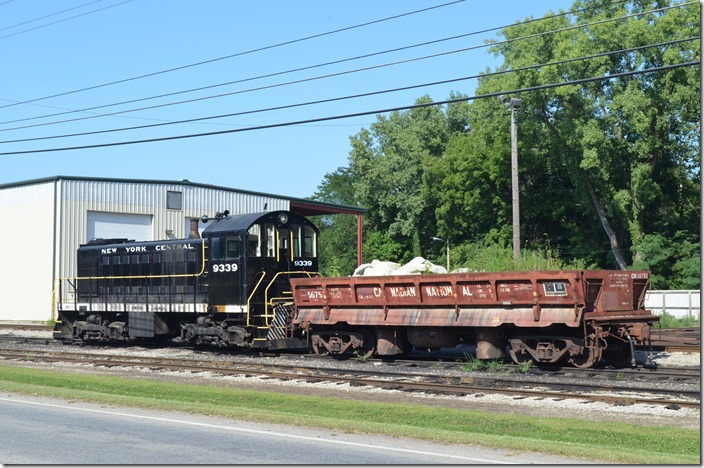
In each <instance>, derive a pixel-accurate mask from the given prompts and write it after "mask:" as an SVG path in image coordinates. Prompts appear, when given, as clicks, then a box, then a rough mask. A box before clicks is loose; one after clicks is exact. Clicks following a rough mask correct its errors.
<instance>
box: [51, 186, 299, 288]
mask: <svg viewBox="0 0 704 468" xmlns="http://www.w3.org/2000/svg"><path fill="white" fill-rule="evenodd" d="M169 191H172V192H181V193H182V194H183V195H182V209H181V210H170V209H167V207H166V194H167V192H169ZM58 194H59V200H61V203H60V205H61V206H60V208H59V212H60V215H59V216H58V221H57V222H58V223H59V226H58V228H59V232H60V233H61V234H60V235H59V236H58V237H59V239H57V242H58V243H59V244H60V246H61V249H62V251H61V253H60V255H59V258H60V261H59V263H60V265H61V268H60V269H59V270H58V271H57V275H58V276H60V277H70V276H75V271H76V249H77V248H78V246H79V245H80V244H85V243H86V242H87V241H88V239H86V233H87V213H88V212H89V211H101V212H110V213H129V214H146V215H152V219H153V221H152V239H151V240H159V239H166V238H167V231H171V232H172V233H173V235H174V236H175V237H176V238H181V237H186V235H187V233H186V232H185V226H186V224H187V220H188V219H191V218H200V217H201V216H203V215H208V216H214V215H215V213H216V212H218V211H225V210H230V213H232V214H237V213H253V212H257V211H264V205H265V204H266V205H267V210H268V211H274V210H287V209H289V205H290V203H289V200H287V199H284V198H277V197H273V196H268V195H264V194H261V195H259V194H252V193H246V192H237V191H228V190H221V189H216V188H208V187H200V186H193V185H187V184H164V183H152V182H139V181H103V180H64V179H62V180H60V181H59V187H58Z"/></svg>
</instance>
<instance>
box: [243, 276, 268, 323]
mask: <svg viewBox="0 0 704 468" xmlns="http://www.w3.org/2000/svg"><path fill="white" fill-rule="evenodd" d="M265 276H266V271H262V276H261V277H260V278H259V281H257V284H255V285H254V287H253V288H252V292H251V293H250V294H249V297H248V298H247V326H248V327H249V326H252V322H251V321H250V316H251V310H252V308H251V303H252V298H253V297H254V293H255V292H257V290H258V289H259V285H260V284H262V281H263V280H264V277H265Z"/></svg>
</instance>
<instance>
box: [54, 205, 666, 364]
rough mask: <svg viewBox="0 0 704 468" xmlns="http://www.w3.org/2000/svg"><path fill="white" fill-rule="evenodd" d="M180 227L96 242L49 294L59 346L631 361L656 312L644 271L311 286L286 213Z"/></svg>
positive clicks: (378, 279) (302, 244)
mask: <svg viewBox="0 0 704 468" xmlns="http://www.w3.org/2000/svg"><path fill="white" fill-rule="evenodd" d="M203 220H204V221H207V222H208V223H209V224H207V227H206V228H205V230H204V231H203V233H202V235H200V234H199V233H198V228H197V221H198V220H197V219H196V220H192V221H191V224H192V228H191V231H192V232H191V235H190V237H189V238H188V239H178V240H164V241H149V242H134V241H130V240H128V239H96V240H92V241H91V242H88V243H87V244H85V245H81V246H80V247H79V249H78V259H77V260H78V276H77V277H75V278H63V279H61V280H59V285H58V286H57V289H56V291H55V294H56V304H57V322H56V326H55V329H54V337H55V338H56V339H59V340H63V341H64V342H65V343H76V342H79V343H83V342H111V341H116V342H119V341H122V342H139V341H141V340H150V341H154V340H163V341H167V340H173V339H176V340H180V341H184V342H189V343H193V344H199V345H200V344H203V345H204V344H210V345H217V346H232V347H237V348H244V349H255V350H270V351H280V350H298V351H302V352H312V353H316V354H326V355H357V356H363V357H371V356H382V357H393V356H400V355H404V354H407V353H408V352H409V351H411V350H412V349H416V350H435V349H440V348H451V347H454V346H457V345H458V344H466V345H475V346H476V355H477V357H478V358H479V359H494V358H502V357H504V355H505V354H508V356H510V358H511V359H512V360H513V361H514V362H516V363H524V362H528V361H533V362H536V363H553V364H560V363H569V364H571V365H573V366H577V367H592V366H595V365H596V364H598V363H599V362H600V361H601V360H602V358H604V359H605V360H606V362H608V363H611V364H615V365H626V364H628V363H634V358H633V356H634V346H637V345H644V344H648V343H649V340H650V327H651V326H652V324H653V323H654V322H656V321H657V320H659V318H658V317H657V316H655V315H653V314H652V313H651V312H650V311H648V310H646V309H645V308H644V297H645V293H646V291H647V287H648V283H649V277H650V274H649V272H648V271H621V270H565V271H518V272H501V273H448V274H430V275H403V276H363V277H355V276H351V277H336V278H324V277H321V276H320V275H319V274H318V273H317V270H318V256H317V253H318V236H319V231H318V229H317V228H316V227H315V225H314V224H313V223H312V222H311V221H310V220H308V219H307V218H305V217H303V216H301V215H299V214H297V213H295V212H290V211H273V212H260V213H251V214H240V215H232V216H231V215H229V213H228V212H227V211H225V212H224V213H218V214H217V215H216V216H215V217H213V218H207V217H203Z"/></svg>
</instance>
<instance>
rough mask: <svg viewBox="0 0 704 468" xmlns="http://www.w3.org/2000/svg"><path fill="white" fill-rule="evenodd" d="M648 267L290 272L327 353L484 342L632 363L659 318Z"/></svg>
mask: <svg viewBox="0 0 704 468" xmlns="http://www.w3.org/2000/svg"><path fill="white" fill-rule="evenodd" d="M649 277H650V273H649V272H647V271H612V270H568V271H523V272H501V273H453V274H434V275H405V276H356V277H355V276H353V277H342V278H321V277H315V278H301V279H291V284H292V291H293V298H294V303H295V311H294V315H293V325H294V327H301V328H303V329H304V330H306V331H307V333H308V335H309V340H310V346H311V349H312V350H313V352H315V353H318V354H344V353H354V354H358V355H361V356H372V355H379V356H394V355H402V354H404V353H407V352H408V351H409V350H410V349H412V348H416V349H428V350H430V349H439V348H447V347H454V346H456V345H458V344H460V343H464V344H468V345H476V354H477V357H478V358H479V359H494V358H500V357H503V356H504V355H505V353H508V354H509V355H510V357H511V359H513V361H514V362H516V363H523V362H527V361H534V362H537V363H563V362H568V363H570V364H571V365H574V366H577V367H592V366H594V365H595V364H597V363H599V362H600V360H601V359H602V357H603V358H605V359H606V360H607V361H608V362H610V363H613V364H616V365H624V364H627V363H629V362H633V347H634V345H642V344H647V343H648V342H649V339H650V327H651V325H652V324H653V323H654V322H656V321H658V320H659V318H658V317H657V316H655V315H653V314H652V313H651V312H650V311H649V310H645V307H644V297H645V292H646V290H647V287H648V283H649Z"/></svg>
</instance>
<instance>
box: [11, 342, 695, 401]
mask: <svg viewBox="0 0 704 468" xmlns="http://www.w3.org/2000/svg"><path fill="white" fill-rule="evenodd" d="M0 358H4V359H32V360H38V359H40V360H43V361H46V362H60V361H63V362H81V363H88V364H93V365H95V366H108V367H117V366H124V367H146V368H150V369H167V370H187V371H191V372H192V371H198V372H213V373H217V374H228V375H245V376H247V375H258V376H266V377H273V378H277V379H283V380H291V379H293V380H305V381H306V382H309V383H315V382H324V381H332V382H336V383H349V384H350V385H358V386H359V385H368V386H373V387H379V388H384V389H389V390H406V391H411V390H412V391H425V392H433V393H441V394H459V395H467V394H475V393H501V394H507V395H520V396H524V397H525V396H534V397H540V398H547V397H550V398H557V399H565V398H570V399H586V400H592V401H602V402H606V403H610V404H619V405H630V404H636V403H644V404H654V405H678V406H681V407H691V408H699V407H700V401H699V398H700V392H699V391H684V390H670V389H645V388H632V387H625V386H616V385H597V384H589V385H585V384H581V383H558V382H541V381H537V380H533V381H530V380H529V381H526V380H515V379H508V378H505V377H503V376H489V377H449V376H436V375H433V376H427V375H422V374H408V373H389V372H379V371H368V370H364V371H358V370H349V369H345V370H340V369H333V368H320V367H306V366H303V365H281V364H276V365H269V364H261V363H255V364H242V363H232V362H228V361H215V362H213V361H204V360H197V359H196V360H184V359H173V358H150V357H143V356H109V355H107V356H101V355H96V354H90V353H63V352H61V353H59V352H53V351H42V350H0ZM438 381H439V382H438ZM526 386H531V387H533V388H525V387H526ZM535 387H540V388H539V389H536V388H535ZM556 389H561V390H556ZM577 390H579V392H577ZM600 391H601V392H604V391H608V392H616V393H618V392H628V393H638V392H639V393H643V394H645V395H647V396H636V397H633V396H622V395H618V394H616V395H614V394H611V395H605V394H598V393H596V392H600ZM673 396H674V397H678V398H679V399H674V397H673ZM683 398H689V399H683Z"/></svg>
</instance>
